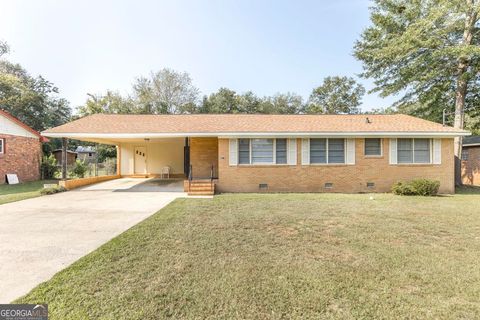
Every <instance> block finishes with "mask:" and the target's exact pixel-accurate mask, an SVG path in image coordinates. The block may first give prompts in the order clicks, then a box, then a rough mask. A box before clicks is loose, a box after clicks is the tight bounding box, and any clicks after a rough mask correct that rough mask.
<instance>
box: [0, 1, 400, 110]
mask: <svg viewBox="0 0 480 320" xmlns="http://www.w3.org/2000/svg"><path fill="white" fill-rule="evenodd" d="M370 5H371V3H370V2H369V1H368V0H316V1H303V0H298V1H294V0H290V1H287V0H256V1H255V0H236V1H234V0H203V1H200V0H170V1H164V0H157V1H155V0H137V1H133V0H132V1H129V0H116V1H112V0H96V1H91V0H81V1H78V0H76V1H74V0H63V1H60V0H56V1H55V0H42V1H38V0H0V39H1V40H4V41H6V42H7V43H8V44H9V45H10V48H11V52H10V54H9V55H8V56H7V59H9V60H10V61H13V62H17V63H20V64H21V65H22V66H23V67H24V68H26V69H27V70H28V71H29V72H30V73H31V74H32V75H39V74H40V75H42V76H44V77H45V78H46V79H47V80H49V81H51V82H53V83H54V84H55V85H56V86H57V87H58V88H59V90H60V96H61V97H64V98H66V99H67V100H69V101H70V103H71V106H72V107H73V108H75V107H77V106H79V105H82V104H83V103H84V102H85V100H86V99H87V93H92V94H101V93H104V92H105V91H106V90H107V89H110V90H114V91H118V92H120V93H122V94H128V93H129V92H130V91H131V87H132V83H133V81H134V79H135V78H136V77H139V76H147V75H148V74H149V73H150V72H151V71H157V70H160V69H162V68H171V69H174V70H177V71H182V72H183V71H184V72H187V73H189V74H190V76H191V77H192V79H193V84H194V85H195V86H196V87H197V88H199V89H200V91H201V93H202V94H203V95H205V94H207V95H208V94H210V93H212V92H215V91H217V90H218V89H219V88H221V87H227V88H229V89H233V90H235V91H237V92H239V93H241V92H245V91H253V92H254V93H256V94H257V95H259V96H264V95H273V94H275V93H278V92H284V93H285V92H295V93H297V94H300V95H302V96H303V97H304V98H305V99H306V98H308V96H309V95H310V92H311V91H312V89H313V88H315V87H317V86H319V85H320V84H321V83H322V80H323V78H324V77H326V76H335V75H339V76H351V77H357V76H358V74H359V73H360V72H361V71H362V64H361V62H360V61H357V60H356V59H355V58H354V57H353V46H354V43H355V41H356V40H357V39H359V37H360V34H361V32H362V31H363V30H364V29H365V28H366V27H367V26H368V25H369V10H368V7H369V6H370ZM358 80H359V81H360V82H361V83H362V84H363V85H364V86H365V87H366V89H367V90H369V89H371V88H372V87H373V83H372V81H371V80H366V79H358ZM393 101H395V98H394V97H393V98H387V99H382V98H380V97H379V96H378V95H376V94H367V95H366V96H365V98H364V100H363V104H362V106H361V108H362V110H369V109H371V108H378V107H386V106H389V105H390V104H391V103H392V102H393Z"/></svg>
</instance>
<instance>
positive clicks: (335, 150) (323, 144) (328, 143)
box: [310, 139, 345, 164]
mask: <svg viewBox="0 0 480 320" xmlns="http://www.w3.org/2000/svg"><path fill="white" fill-rule="evenodd" d="M310 163H314V164H315V163H345V139H310Z"/></svg>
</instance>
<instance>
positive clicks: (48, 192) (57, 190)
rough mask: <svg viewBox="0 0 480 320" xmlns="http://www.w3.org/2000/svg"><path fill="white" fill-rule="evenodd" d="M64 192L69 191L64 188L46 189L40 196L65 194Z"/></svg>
mask: <svg viewBox="0 0 480 320" xmlns="http://www.w3.org/2000/svg"><path fill="white" fill-rule="evenodd" d="M64 191H67V189H65V188H64V187H60V186H58V187H53V188H45V189H42V190H41V191H40V194H42V195H47V194H55V193H59V192H64Z"/></svg>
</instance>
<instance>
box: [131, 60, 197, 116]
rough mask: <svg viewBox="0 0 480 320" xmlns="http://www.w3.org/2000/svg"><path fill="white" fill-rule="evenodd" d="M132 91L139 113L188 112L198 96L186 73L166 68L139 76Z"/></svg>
mask: <svg viewBox="0 0 480 320" xmlns="http://www.w3.org/2000/svg"><path fill="white" fill-rule="evenodd" d="M133 91H134V96H135V99H136V103H137V105H138V108H139V110H138V111H139V112H141V113H153V114H162V113H170V114H176V113H177V114H178V113H190V112H192V106H194V105H195V104H196V103H197V101H198V98H199V90H198V89H197V88H196V87H195V86H193V84H192V79H191V78H190V75H189V74H188V73H186V72H177V71H174V70H172V69H168V68H165V69H161V70H160V71H158V72H152V73H151V74H150V77H139V78H138V79H137V80H136V82H135V84H134V85H133Z"/></svg>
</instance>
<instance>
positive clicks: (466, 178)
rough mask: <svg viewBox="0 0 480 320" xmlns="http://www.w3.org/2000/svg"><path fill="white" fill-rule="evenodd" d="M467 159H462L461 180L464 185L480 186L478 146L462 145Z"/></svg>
mask: <svg viewBox="0 0 480 320" xmlns="http://www.w3.org/2000/svg"><path fill="white" fill-rule="evenodd" d="M464 150H465V151H466V152H468V159H467V160H462V182H463V184H466V185H472V186H480V146H478V147H464Z"/></svg>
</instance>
